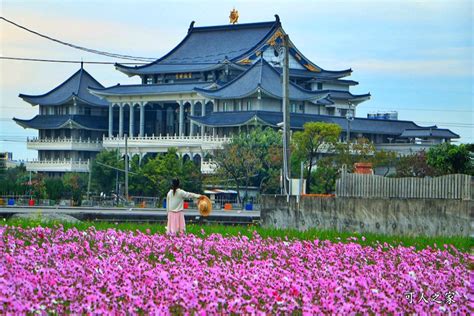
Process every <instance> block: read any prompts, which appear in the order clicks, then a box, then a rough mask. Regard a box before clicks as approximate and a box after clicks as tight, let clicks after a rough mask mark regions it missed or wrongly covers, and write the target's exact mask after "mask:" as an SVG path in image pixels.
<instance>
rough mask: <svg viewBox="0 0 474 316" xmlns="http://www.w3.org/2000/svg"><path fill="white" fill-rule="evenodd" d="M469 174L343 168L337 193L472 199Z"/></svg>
mask: <svg viewBox="0 0 474 316" xmlns="http://www.w3.org/2000/svg"><path fill="white" fill-rule="evenodd" d="M473 195H474V189H473V185H472V177H471V176H470V175H466V174H452V175H446V176H441V177H436V178H386V177H382V176H377V175H371V174H353V173H347V172H343V173H342V175H341V178H340V179H338V180H337V181H336V196H337V197H362V198H407V199H458V200H472V199H473Z"/></svg>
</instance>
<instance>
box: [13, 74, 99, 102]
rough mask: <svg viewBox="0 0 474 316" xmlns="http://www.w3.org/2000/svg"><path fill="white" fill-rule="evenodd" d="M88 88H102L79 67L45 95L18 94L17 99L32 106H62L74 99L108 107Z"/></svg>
mask: <svg viewBox="0 0 474 316" xmlns="http://www.w3.org/2000/svg"><path fill="white" fill-rule="evenodd" d="M88 87H92V88H103V86H102V85H101V84H100V83H99V82H98V81H97V80H95V79H94V77H92V76H91V75H90V74H89V73H88V72H87V71H86V70H84V69H83V68H82V67H81V69H79V70H78V71H76V73H74V74H73V75H72V76H71V77H69V78H68V79H67V80H66V81H64V82H63V83H61V84H60V85H59V86H57V87H56V88H54V89H53V90H51V91H49V92H47V93H45V94H42V95H27V94H20V95H19V97H20V98H22V99H23V100H25V101H26V102H28V103H31V104H32V105H62V104H64V103H67V102H69V101H71V100H72V99H73V98H76V99H77V100H78V101H79V102H83V103H87V104H89V105H92V106H108V103H107V101H106V100H102V99H100V98H98V97H96V96H94V95H91V94H90V93H89V90H87V88H88Z"/></svg>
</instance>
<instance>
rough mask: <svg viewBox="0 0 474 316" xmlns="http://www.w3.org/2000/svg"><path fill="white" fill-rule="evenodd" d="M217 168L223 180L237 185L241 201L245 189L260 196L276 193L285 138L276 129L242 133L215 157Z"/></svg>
mask: <svg viewBox="0 0 474 316" xmlns="http://www.w3.org/2000/svg"><path fill="white" fill-rule="evenodd" d="M213 159H214V161H215V162H216V163H217V164H218V166H219V168H218V173H219V178H220V179H230V180H231V181H230V182H232V183H234V184H235V186H236V188H237V192H238V198H239V201H240V200H241V196H240V191H241V188H242V187H245V188H246V193H245V195H247V193H248V192H247V188H248V187H249V186H250V185H252V186H256V187H259V188H260V191H261V192H266V193H276V192H278V187H279V173H280V168H281V164H282V137H281V135H280V134H279V133H278V132H277V131H275V130H274V129H272V128H270V127H267V128H265V129H262V128H261V127H260V126H257V127H255V128H253V129H252V130H251V131H250V132H248V133H240V134H237V135H235V136H234V137H233V138H232V141H231V142H230V143H228V144H225V145H224V148H223V149H222V150H217V151H216V152H215V153H214V156H213Z"/></svg>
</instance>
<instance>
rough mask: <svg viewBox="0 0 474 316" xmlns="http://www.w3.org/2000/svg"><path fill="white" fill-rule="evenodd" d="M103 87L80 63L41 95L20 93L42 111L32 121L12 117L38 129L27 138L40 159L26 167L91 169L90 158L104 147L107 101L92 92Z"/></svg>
mask: <svg viewBox="0 0 474 316" xmlns="http://www.w3.org/2000/svg"><path fill="white" fill-rule="evenodd" d="M89 88H103V86H102V85H101V84H100V83H99V82H98V81H97V80H95V79H94V78H93V77H92V76H91V75H90V74H89V73H88V72H87V71H86V70H84V68H83V67H82V65H81V69H79V70H78V71H77V72H76V73H74V74H73V75H72V76H71V77H70V78H68V79H67V80H66V81H64V82H63V83H61V84H60V85H59V86H57V87H56V88H54V89H53V90H51V91H49V92H47V93H45V94H42V95H26V94H20V98H22V99H23V100H25V101H26V102H28V103H30V104H31V105H33V106H36V105H38V107H39V114H38V115H36V116H35V117H34V118H32V119H29V120H22V119H18V118H13V119H14V120H15V121H16V123H17V124H19V125H20V126H23V127H24V128H32V129H37V130H38V137H37V138H34V139H28V142H27V146H28V149H36V150H38V160H37V161H28V162H27V164H26V167H27V170H31V171H37V172H42V173H46V174H48V175H52V176H53V175H58V174H62V173H64V172H88V171H89V160H90V159H91V158H93V157H94V156H95V155H96V154H97V153H98V152H99V151H101V150H102V149H103V147H102V139H103V137H104V135H106V133H107V130H108V126H107V123H108V122H107V115H108V103H107V101H105V100H102V99H100V98H98V97H96V96H94V95H91V94H90V93H89V90H88V89H89Z"/></svg>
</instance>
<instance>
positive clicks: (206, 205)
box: [198, 195, 212, 216]
mask: <svg viewBox="0 0 474 316" xmlns="http://www.w3.org/2000/svg"><path fill="white" fill-rule="evenodd" d="M198 210H199V213H200V214H201V215H202V216H209V215H210V214H211V212H212V203H211V200H209V198H208V197H207V196H205V195H201V197H200V198H199V199H198Z"/></svg>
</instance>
